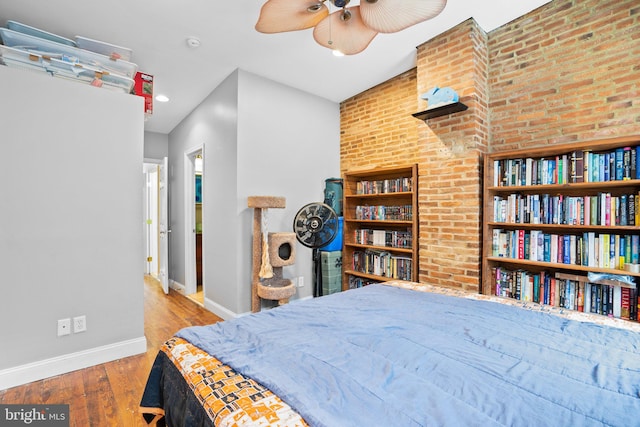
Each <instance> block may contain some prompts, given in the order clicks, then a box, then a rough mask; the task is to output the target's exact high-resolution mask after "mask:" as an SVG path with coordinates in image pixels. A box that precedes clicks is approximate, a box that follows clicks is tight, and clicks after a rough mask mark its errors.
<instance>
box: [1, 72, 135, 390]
mask: <svg viewBox="0 0 640 427" xmlns="http://www.w3.org/2000/svg"><path fill="white" fill-rule="evenodd" d="M0 94H2V96H0V128H1V129H2V132H1V134H0V203H1V204H2V208H1V209H0V294H1V296H0V339H1V340H2V342H3V343H4V344H3V350H2V351H1V352H0V389H3V388H7V387H10V386H13V385H17V384H20V383H25V382H29V381H33V380H36V379H39V378H44V377H47V376H51V375H55V374H58V373H62V372H68V371H70V370H74V369H78V368H82V367H84V366H88V365H92V364H96V363H101V362H105V361H107V360H113V359H116V358H120V357H124V356H128V355H132V354H136V353H140V352H144V351H145V350H146V340H145V338H144V311H143V276H142V263H141V262H140V260H141V258H140V257H141V256H143V245H142V203H141V200H142V175H141V172H142V168H141V165H142V156H143V133H144V116H143V114H142V110H143V104H142V99H141V98H139V97H135V96H131V95H125V94H119V93H113V92H109V91H106V90H101V89H97V88H94V87H91V86H85V85H81V84H78V83H75V82H69V81H63V80H59V79H54V78H52V77H49V76H47V75H45V74H35V73H31V72H26V71H22V70H15V69H11V68H8V67H0ZM80 315H86V319H87V331H86V332H83V333H78V334H71V335H68V336H64V337H58V336H57V320H58V319H63V318H72V317H74V316H80Z"/></svg>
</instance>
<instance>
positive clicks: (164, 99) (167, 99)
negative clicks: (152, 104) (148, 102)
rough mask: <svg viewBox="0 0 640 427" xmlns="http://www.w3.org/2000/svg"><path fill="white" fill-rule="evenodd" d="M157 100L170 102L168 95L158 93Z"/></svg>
mask: <svg viewBox="0 0 640 427" xmlns="http://www.w3.org/2000/svg"><path fill="white" fill-rule="evenodd" d="M156 101H158V102H169V97H168V96H167V95H162V94H160V95H157V96H156Z"/></svg>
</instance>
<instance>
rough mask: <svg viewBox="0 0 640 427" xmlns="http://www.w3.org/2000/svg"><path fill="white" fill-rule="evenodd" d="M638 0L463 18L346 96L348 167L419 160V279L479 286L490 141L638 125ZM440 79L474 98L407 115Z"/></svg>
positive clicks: (505, 143)
mask: <svg viewBox="0 0 640 427" xmlns="http://www.w3.org/2000/svg"><path fill="white" fill-rule="evenodd" d="M637 3H638V2H637V0H628V1H621V0H608V1H601V0H581V1H577V0H576V1H567V0H555V1H553V2H551V3H549V4H548V5H546V6H543V7H541V8H539V9H537V10H535V11H533V12H531V13H529V14H528V15H526V16H524V17H521V18H519V19H517V20H515V21H513V22H511V23H509V24H507V25H505V26H503V27H501V28H499V29H497V30H494V31H493V32H491V33H490V34H488V35H486V34H484V33H483V31H482V30H481V29H480V28H478V26H477V25H476V23H475V22H474V21H473V20H468V21H466V22H463V23H462V24H460V25H458V26H457V27H455V28H453V29H451V30H449V31H447V32H446V33H444V34H442V35H440V36H438V37H436V38H434V39H432V40H429V41H427V42H426V43H424V44H423V45H422V46H420V47H419V48H418V52H417V67H416V69H414V70H412V71H409V72H407V73H404V74H402V75H400V76H398V77H396V78H394V79H391V80H389V81H387V82H385V83H383V84H381V85H379V86H376V87H374V88H372V89H370V90H368V91H366V92H363V93H362V94H359V95H357V96H355V97H353V98H350V99H348V100H346V101H344V102H343V103H342V105H341V169H342V170H343V171H346V170H357V169H369V168H372V167H382V166H397V165H405V164H408V163H418V165H419V196H418V198H419V215H420V238H419V241H420V279H419V280H420V281H423V282H430V283H434V284H439V285H443V286H454V287H462V288H465V289H469V290H478V287H479V283H480V262H479V261H480V255H481V248H480V245H481V238H480V237H481V236H480V230H481V227H480V224H481V212H480V210H481V206H482V203H481V194H482V182H481V176H482V173H481V158H482V155H483V154H485V153H486V152H487V151H499V150H507V149H513V148H519V147H525V146H534V145H544V144H553V143H559V142H568V141H577V140H585V139H594V138H599V137H603V136H609V135H611V136H613V135H631V134H640V99H639V97H638V94H639V93H640V63H639V62H638V60H637V58H639V57H640V22H639V21H640V6H639V5H638V4H637ZM436 85H438V86H440V87H445V86H450V87H452V88H454V89H455V90H456V91H457V92H458V94H459V95H460V96H461V100H462V101H463V102H464V103H465V104H466V105H468V106H469V109H468V110H467V111H464V112H459V113H455V114H452V115H450V116H445V117H439V118H436V119H430V120H428V121H427V122H421V121H419V120H417V119H415V118H413V117H412V116H411V113H414V112H417V111H421V110H424V109H425V108H426V103H425V101H423V100H422V99H420V95H421V94H422V93H424V92H426V91H427V90H428V89H430V88H431V87H433V86H436Z"/></svg>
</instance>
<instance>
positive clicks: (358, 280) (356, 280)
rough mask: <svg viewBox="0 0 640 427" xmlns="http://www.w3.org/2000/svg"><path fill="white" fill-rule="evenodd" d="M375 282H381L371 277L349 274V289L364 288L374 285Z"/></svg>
mask: <svg viewBox="0 0 640 427" xmlns="http://www.w3.org/2000/svg"><path fill="white" fill-rule="evenodd" d="M374 283H380V282H378V281H376V280H371V279H364V278H362V277H358V276H349V289H357V288H362V287H364V286H368V285H373V284H374Z"/></svg>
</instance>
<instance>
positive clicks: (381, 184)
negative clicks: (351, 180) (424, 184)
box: [356, 177, 413, 194]
mask: <svg viewBox="0 0 640 427" xmlns="http://www.w3.org/2000/svg"><path fill="white" fill-rule="evenodd" d="M412 188H413V183H412V179H411V177H401V178H393V179H382V180H375V181H358V182H357V183H356V194H384V193H402V192H408V191H412Z"/></svg>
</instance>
